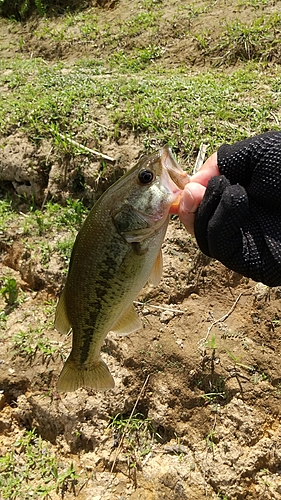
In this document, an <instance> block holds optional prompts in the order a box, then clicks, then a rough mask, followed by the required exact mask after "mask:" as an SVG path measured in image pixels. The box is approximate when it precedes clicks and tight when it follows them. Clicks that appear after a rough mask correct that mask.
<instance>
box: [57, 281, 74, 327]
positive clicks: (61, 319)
mask: <svg viewBox="0 0 281 500" xmlns="http://www.w3.org/2000/svg"><path fill="white" fill-rule="evenodd" d="M55 328H56V329H57V330H58V331H59V332H60V333H63V334H66V333H68V332H69V331H70V330H71V324H70V321H69V319H68V317H67V312H66V303H65V289H63V291H62V294H61V296H60V299H59V302H58V305H57V308H56V315H55Z"/></svg>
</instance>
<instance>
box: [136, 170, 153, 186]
mask: <svg viewBox="0 0 281 500" xmlns="http://www.w3.org/2000/svg"><path fill="white" fill-rule="evenodd" d="M153 179H154V175H153V172H151V170H141V171H140V173H139V181H140V182H141V184H149V183H150V182H152V181H153Z"/></svg>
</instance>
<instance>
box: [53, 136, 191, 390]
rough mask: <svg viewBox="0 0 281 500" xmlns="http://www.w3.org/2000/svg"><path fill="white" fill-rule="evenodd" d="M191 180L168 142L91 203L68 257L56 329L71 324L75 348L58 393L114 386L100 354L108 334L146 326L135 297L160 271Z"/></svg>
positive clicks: (65, 368)
mask: <svg viewBox="0 0 281 500" xmlns="http://www.w3.org/2000/svg"><path fill="white" fill-rule="evenodd" d="M187 182H188V176H187V174H186V173H185V172H184V171H183V170H182V169H181V168H180V167H179V165H178V164H177V162H176V160H175V159H174V157H173V156H172V153H171V150H170V148H169V147H168V146H165V147H163V148H162V149H161V150H160V151H159V152H157V153H153V154H151V155H148V156H145V157H143V158H142V159H141V160H140V161H139V162H138V163H137V165H136V166H135V167H133V168H132V169H131V170H129V171H128V172H127V173H126V174H125V175H124V176H123V177H121V178H120V179H119V180H118V181H117V182H116V183H115V184H113V185H112V186H111V187H110V188H109V189H108V190H107V191H106V192H105V193H104V194H103V195H102V196H101V197H100V198H99V200H98V201H97V203H96V204H95V205H94V207H93V208H92V210H91V212H90V213H89V215H88V217H87V218H86V220H85V222H84V224H83V226H82V227H81V229H80V231H79V233H78V235H77V237H76V240H75V243H74V246H73V250H72V254H71V259H70V264H69V271H68V276H67V280H66V284H65V287H64V289H63V292H62V294H61V296H60V300H59V303H58V306H57V310H56V318H55V327H56V328H57V330H59V331H60V332H61V333H68V332H69V331H70V329H72V350H71V353H70V355H69V357H68V359H67V360H66V362H65V365H64V367H63V369H62V372H61V374H60V376H59V380H58V384H57V389H58V391H74V390H76V389H77V388H79V387H82V386H86V387H91V388H93V389H96V390H107V389H111V388H113V387H114V380H113V377H112V376H111V374H110V372H109V369H108V367H107V366H106V364H105V363H104V362H103V361H102V359H101V357H100V350H101V346H102V344H103V341H104V339H105V337H106V335H107V334H108V332H109V331H113V332H117V333H119V334H121V335H126V334H128V333H130V332H133V331H135V330H137V329H139V328H141V326H142V325H141V321H140V319H139V317H138V315H137V313H136V311H135V309H134V306H133V300H135V299H136V297H137V296H138V294H139V292H140V290H141V289H142V287H143V286H144V285H145V283H146V282H147V281H148V279H149V277H150V278H151V280H152V282H153V283H154V284H158V283H159V281H160V279H161V274H162V254H161V245H162V242H163V239H164V236H165V233H166V229H167V225H168V221H169V210H170V207H171V205H172V204H173V203H176V200H177V199H178V197H179V194H180V192H181V190H182V189H183V188H184V186H185V184H186V183H187Z"/></svg>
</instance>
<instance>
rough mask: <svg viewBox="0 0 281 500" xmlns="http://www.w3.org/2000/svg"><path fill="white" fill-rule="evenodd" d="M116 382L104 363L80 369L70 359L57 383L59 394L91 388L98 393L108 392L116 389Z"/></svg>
mask: <svg viewBox="0 0 281 500" xmlns="http://www.w3.org/2000/svg"><path fill="white" fill-rule="evenodd" d="M114 385H115V384H114V380H113V377H112V375H111V374H110V371H109V369H108V367H107V366H106V364H105V363H104V361H102V360H101V359H100V360H98V361H97V362H96V363H94V364H92V365H90V366H86V367H85V368H80V367H79V366H77V364H76V363H75V362H74V361H73V360H72V359H71V357H69V358H68V359H67V360H66V362H65V365H64V367H63V369H62V371H61V374H60V376H59V379H58V383H57V390H58V391H59V392H70V391H75V390H76V389H78V388H79V387H91V388H92V389H95V390H97V391H106V390H108V389H112V388H113V387H114Z"/></svg>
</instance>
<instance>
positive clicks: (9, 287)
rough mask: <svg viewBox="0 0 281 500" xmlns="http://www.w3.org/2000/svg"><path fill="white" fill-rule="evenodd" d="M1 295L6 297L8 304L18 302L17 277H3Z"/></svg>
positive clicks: (12, 304)
mask: <svg viewBox="0 0 281 500" xmlns="http://www.w3.org/2000/svg"><path fill="white" fill-rule="evenodd" d="M2 283H3V284H2V287H1V289H0V292H1V295H2V296H3V297H4V299H5V302H6V304H7V305H8V306H15V305H16V304H17V303H18V296H19V292H18V285H17V282H16V280H15V278H12V277H10V276H5V277H4V278H2Z"/></svg>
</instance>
